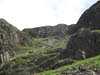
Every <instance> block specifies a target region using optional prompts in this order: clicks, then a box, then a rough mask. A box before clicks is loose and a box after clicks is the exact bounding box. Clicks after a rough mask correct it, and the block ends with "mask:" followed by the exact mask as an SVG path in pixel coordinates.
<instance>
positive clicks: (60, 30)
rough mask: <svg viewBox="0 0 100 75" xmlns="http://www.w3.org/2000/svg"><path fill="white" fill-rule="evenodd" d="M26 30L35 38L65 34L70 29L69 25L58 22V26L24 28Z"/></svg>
mask: <svg viewBox="0 0 100 75" xmlns="http://www.w3.org/2000/svg"><path fill="white" fill-rule="evenodd" d="M23 31H24V32H26V33H28V34H29V35H30V36H32V37H33V38H37V37H42V38H45V37H48V36H61V37H63V36H65V35H66V34H67V31H68V27H67V25H65V24H58V25H56V26H44V27H38V28H32V29H24V30H23Z"/></svg>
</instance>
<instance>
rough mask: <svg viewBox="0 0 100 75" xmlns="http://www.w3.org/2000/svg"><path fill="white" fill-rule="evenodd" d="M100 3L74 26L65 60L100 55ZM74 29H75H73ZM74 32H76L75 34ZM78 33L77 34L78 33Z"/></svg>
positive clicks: (63, 54) (90, 9) (86, 12)
mask: <svg viewBox="0 0 100 75" xmlns="http://www.w3.org/2000/svg"><path fill="white" fill-rule="evenodd" d="M99 8H100V1H98V2H97V3H96V4H94V5H93V6H91V7H90V8H89V9H88V10H86V11H85V12H84V13H83V15H82V16H81V17H80V19H79V21H78V22H77V24H76V25H73V26H72V28H71V30H70V32H71V31H72V32H71V33H70V34H72V33H73V35H72V37H71V38H70V39H69V42H68V45H67V48H66V50H65V52H62V53H61V56H62V57H63V58H66V57H67V58H73V59H78V60H79V59H85V58H89V57H92V56H95V55H99V54H100V50H99V49H100V33H99V32H100V31H99V29H100V19H99V18H100V15H99V14H100V9H99ZM73 28H74V29H73ZM73 31H74V32H73ZM76 31H77V32H76Z"/></svg>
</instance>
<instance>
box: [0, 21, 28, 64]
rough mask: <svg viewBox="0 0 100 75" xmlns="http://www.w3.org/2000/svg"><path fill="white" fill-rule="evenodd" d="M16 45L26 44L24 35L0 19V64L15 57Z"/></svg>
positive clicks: (26, 38)
mask: <svg viewBox="0 0 100 75" xmlns="http://www.w3.org/2000/svg"><path fill="white" fill-rule="evenodd" d="M17 44H20V45H25V44H28V37H27V35H26V33H24V32H21V31H20V30H18V29H17V28H16V27H14V26H12V25H11V24H9V23H8V22H7V21H6V20H4V19H0V64H2V63H4V62H5V61H7V60H8V59H11V58H13V57H15V56H16V53H15V51H18V49H17Z"/></svg>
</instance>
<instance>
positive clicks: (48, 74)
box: [36, 55, 100, 75]
mask: <svg viewBox="0 0 100 75" xmlns="http://www.w3.org/2000/svg"><path fill="white" fill-rule="evenodd" d="M92 61H97V62H95V63H91V64H90V65H89V66H90V67H100V55H98V56H95V57H92V58H89V59H86V60H82V61H78V62H76V63H73V64H72V65H68V66H63V67H61V68H58V69H55V70H48V71H44V72H41V73H37V74H36V75H41V74H43V75H57V71H62V70H65V69H67V68H73V67H77V66H78V65H82V64H86V63H88V62H92Z"/></svg>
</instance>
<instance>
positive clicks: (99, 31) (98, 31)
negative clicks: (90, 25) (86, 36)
mask: <svg viewBox="0 0 100 75" xmlns="http://www.w3.org/2000/svg"><path fill="white" fill-rule="evenodd" d="M92 32H97V33H100V30H92Z"/></svg>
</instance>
